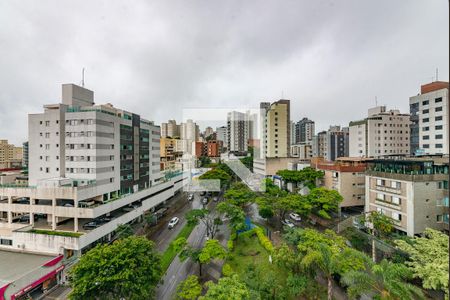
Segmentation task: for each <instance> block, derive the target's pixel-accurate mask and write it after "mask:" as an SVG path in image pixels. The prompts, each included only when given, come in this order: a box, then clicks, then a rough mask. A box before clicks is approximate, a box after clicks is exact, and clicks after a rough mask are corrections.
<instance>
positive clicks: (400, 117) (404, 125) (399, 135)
mask: <svg viewBox="0 0 450 300" xmlns="http://www.w3.org/2000/svg"><path fill="white" fill-rule="evenodd" d="M349 127H350V136H349V148H350V149H349V155H350V156H351V157H380V156H386V155H409V151H410V140H409V138H410V115H409V114H402V113H400V111H399V110H389V111H386V106H377V107H374V108H371V109H369V111H368V117H367V118H365V119H364V120H360V121H354V122H350V124H349Z"/></svg>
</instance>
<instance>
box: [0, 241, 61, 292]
mask: <svg viewBox="0 0 450 300" xmlns="http://www.w3.org/2000/svg"><path fill="white" fill-rule="evenodd" d="M54 258H56V256H50V255H41V254H30V253H21V252H13V251H4V250H0V287H2V286H5V285H6V284H8V283H10V282H13V281H15V280H17V279H19V278H21V277H23V276H24V275H26V274H27V273H29V272H31V271H33V270H34V269H37V268H39V267H41V266H42V265H44V264H45V263H47V262H49V261H51V260H52V259H54Z"/></svg>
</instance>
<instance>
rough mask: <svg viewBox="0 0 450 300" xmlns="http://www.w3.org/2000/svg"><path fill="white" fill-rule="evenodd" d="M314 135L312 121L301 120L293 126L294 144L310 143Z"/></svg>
mask: <svg viewBox="0 0 450 300" xmlns="http://www.w3.org/2000/svg"><path fill="white" fill-rule="evenodd" d="M314 134H315V123H314V121H312V120H310V119H308V118H303V119H301V120H300V121H298V122H297V123H296V124H295V134H294V135H295V143H296V144H300V143H304V142H310V141H312V138H313V136H314Z"/></svg>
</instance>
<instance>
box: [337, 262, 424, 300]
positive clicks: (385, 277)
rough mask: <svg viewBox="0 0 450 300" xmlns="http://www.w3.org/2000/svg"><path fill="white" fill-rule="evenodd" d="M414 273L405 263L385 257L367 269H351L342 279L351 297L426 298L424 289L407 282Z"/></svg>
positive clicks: (394, 299) (389, 299) (393, 299)
mask: <svg viewBox="0 0 450 300" xmlns="http://www.w3.org/2000/svg"><path fill="white" fill-rule="evenodd" d="M411 278H412V273H411V272H410V271H409V270H408V268H407V267H406V266H405V265H401V264H395V263H391V262H388V261H387V260H385V259H383V260H382V261H381V262H380V263H379V264H370V265H368V266H367V269H366V270H365V271H349V272H347V273H346V274H344V276H343V277H342V279H341V281H342V282H343V283H344V284H345V285H347V286H349V289H348V292H349V296H350V297H351V298H355V297H358V296H361V295H362V294H375V295H377V296H378V298H379V299H382V300H400V299H424V296H423V293H422V290H421V289H420V288H418V287H416V286H414V285H412V284H410V283H408V282H407V280H408V279H411Z"/></svg>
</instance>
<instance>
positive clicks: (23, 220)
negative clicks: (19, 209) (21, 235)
mask: <svg viewBox="0 0 450 300" xmlns="http://www.w3.org/2000/svg"><path fill="white" fill-rule="evenodd" d="M37 219H38V217H37V216H36V215H34V220H35V221H36V220H37ZM29 222H30V215H21V216H20V217H19V223H29Z"/></svg>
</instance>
